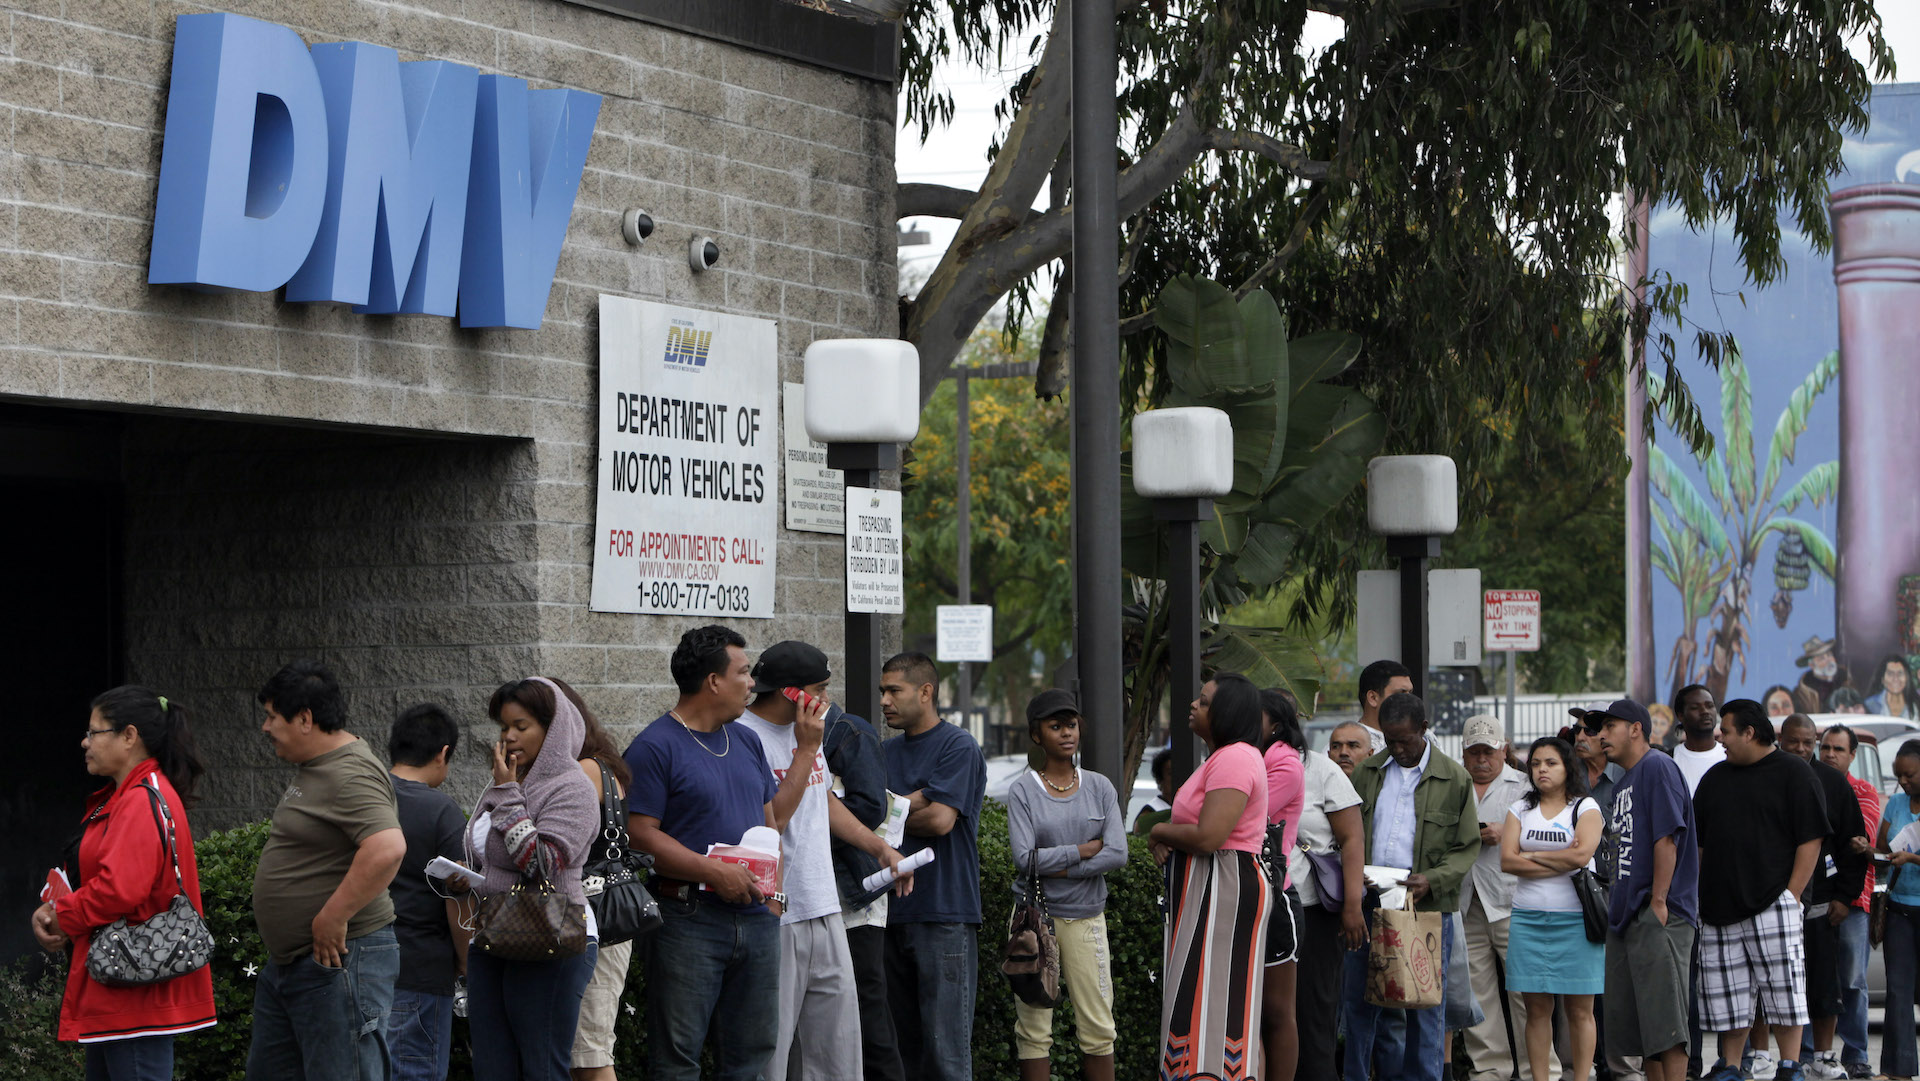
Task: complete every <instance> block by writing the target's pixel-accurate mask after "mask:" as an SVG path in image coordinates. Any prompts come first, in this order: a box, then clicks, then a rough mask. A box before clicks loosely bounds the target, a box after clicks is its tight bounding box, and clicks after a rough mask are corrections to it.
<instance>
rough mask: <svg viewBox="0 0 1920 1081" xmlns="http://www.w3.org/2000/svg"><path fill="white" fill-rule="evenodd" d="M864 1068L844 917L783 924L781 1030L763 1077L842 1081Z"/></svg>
mask: <svg viewBox="0 0 1920 1081" xmlns="http://www.w3.org/2000/svg"><path fill="white" fill-rule="evenodd" d="M789 1056H791V1058H789ZM862 1072H863V1071H862V1069H861V1064H860V998H859V995H858V994H857V992H856V989H855V986H854V982H853V954H852V953H850V952H848V950H847V925H846V923H845V921H844V920H842V919H841V916H840V913H838V912H833V913H829V914H828V915H825V916H820V917H817V918H815V919H811V920H802V921H800V922H799V923H788V924H782V925H781V927H780V1031H779V1035H778V1037H777V1039H776V1042H775V1043H774V1048H773V1058H772V1059H771V1060H770V1061H769V1062H768V1063H767V1081H788V1079H789V1078H793V1079H795V1081H842V1079H845V1078H858V1077H860V1076H861V1074H862Z"/></svg>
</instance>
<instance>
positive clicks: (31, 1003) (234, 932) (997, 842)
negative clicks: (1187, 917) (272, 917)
mask: <svg viewBox="0 0 1920 1081" xmlns="http://www.w3.org/2000/svg"><path fill="white" fill-rule="evenodd" d="M266 839H267V823H265V822H256V823H254V824H252V825H250V826H243V827H240V828H239V829H233V830H227V831H225V832H221V833H212V834H208V835H207V836H205V837H202V838H199V839H198V840H197V842H196V845H195V854H196V855H197V856H198V858H199V862H200V889H201V894H202V899H203V901H204V903H205V905H206V910H207V924H208V926H209V928H210V929H211V930H212V931H213V935H214V940H215V942H216V943H218V949H217V950H216V952H215V954H214V959H213V994H214V1002H215V1005H216V1006H217V1008H218V1010H219V1015H220V1023H219V1024H218V1025H215V1026H214V1027H213V1028H210V1029H205V1030H202V1031H200V1032H195V1033H189V1034H188V1035H185V1036H182V1037H180V1039H179V1040H178V1041H177V1042H176V1044H175V1051H174V1073H175V1076H178V1077H189V1078H193V1079H195V1081H243V1079H244V1076H245V1073H246V1061H247V1046H248V1044H249V1042H250V1041H251V1039H252V1035H253V1024H252V1021H253V988H254V979H255V974H256V973H257V972H258V971H259V969H260V967H261V966H263V965H265V964H266V962H267V955H266V947H265V946H264V945H262V943H261V941H260V935H259V932H258V931H257V930H256V929H255V927H254V922H253V871H254V867H255V866H256V865H257V864H258V863H259V860H260V851H261V849H262V848H263V847H264V846H265V845H266ZM1128 844H1129V846H1130V848H1129V853H1130V858H1129V859H1128V861H1127V864H1126V866H1124V867H1122V868H1120V869H1119V870H1117V871H1114V872H1112V873H1111V874H1109V875H1108V876H1107V889H1108V902H1107V936H1108V946H1109V949H1110V951H1111V957H1112V964H1113V985H1114V1027H1115V1029H1116V1030H1117V1031H1118V1033H1119V1039H1118V1042H1117V1043H1116V1045H1115V1048H1114V1067H1115V1075H1116V1077H1118V1078H1121V1079H1127V1081H1131V1079H1139V1081H1149V1079H1151V1078H1154V1077H1156V1076H1157V1070H1156V1066H1157V1061H1158V1055H1159V1038H1160V982H1159V981H1160V965H1161V933H1162V931H1161V926H1162V918H1161V914H1160V897H1161V893H1162V879H1161V873H1160V869H1159V868H1157V867H1155V866H1154V864H1153V860H1152V858H1151V857H1150V856H1149V855H1148V853H1147V848H1146V843H1145V842H1144V841H1142V840H1140V839H1138V838H1132V837H1129V839H1128ZM1012 888H1013V859H1012V857H1011V855H1010V854H1009V852H1008V849H1007V812H1006V808H1004V807H1002V806H1001V805H1000V804H998V803H995V802H993V801H991V800H989V801H988V802H987V804H986V807H985V809H984V811H983V812H982V814H981V818H980V893H981V901H982V920H983V922H982V924H981V928H980V972H979V997H978V999H977V1002H976V1005H975V1009H974V1017H973V1068H974V1076H976V1077H980V1078H1004V1077H1014V1076H1017V1075H1018V1067H1017V1066H1016V1063H1015V1053H1014V1045H1013V994H1012V992H1011V991H1009V990H1008V989H1007V981H1006V977H1004V976H1002V975H1001V974H1000V951H1001V948H1002V946H1003V945H1004V944H1005V941H1006V935H1005V928H1006V926H1007V921H1008V918H1009V917H1010V915H1011V910H1012V907H1013V892H1012ZM643 949H644V944H642V945H639V946H636V947H635V950H634V960H633V965H632V968H631V969H630V970H629V974H628V978H627V986H626V990H625V992H624V993H623V994H622V995H621V1008H620V1011H619V1015H618V1021H617V1023H616V1026H615V1031H616V1032H617V1034H618V1040H619V1042H618V1043H617V1044H616V1046H615V1048H614V1060H615V1061H614V1064H615V1068H616V1070H617V1072H618V1073H619V1074H620V1076H622V1077H628V1078H641V1077H645V1076H646V1069H645V1054H646V1042H647V1034H646V1031H645V1022H646V993H645V979H646V965H645V960H644V957H643V955H642V950H643ZM250 970H251V971H250ZM64 978H65V973H64V968H63V967H62V966H53V967H52V968H51V969H49V966H46V965H45V964H44V962H39V961H37V960H35V959H28V960H27V961H26V962H22V963H19V964H16V965H14V966H12V967H11V968H9V969H6V970H4V971H0V996H4V999H5V1000H6V1001H7V1002H9V1003H10V1004H12V1006H13V1008H12V1009H10V1010H8V1011H5V1016H4V1017H0V1046H6V1047H7V1048H8V1049H9V1054H8V1055H7V1056H4V1057H0V1081H15V1079H18V1081H77V1079H78V1078H79V1077H80V1076H81V1073H82V1070H81V1053H80V1049H79V1048H78V1046H77V1045H74V1044H62V1043H59V1042H58V1041H57V1040H55V1038H54V1031H55V1025H56V1022H57V1020H58V1017H59V1010H60V992H61V988H62V987H63V986H64ZM466 1026H467V1022H466V1020H465V1019H464V1018H455V1019H454V1034H453V1038H454V1050H453V1062H452V1064H451V1068H450V1070H449V1073H448V1076H449V1077H450V1078H454V1079H468V1078H471V1077H472V1076H473V1069H472V1056H471V1053H470V1052H469V1051H468V1042H467V1031H466ZM710 1059H711V1056H710V1055H709V1065H710V1064H711V1062H710ZM1053 1076H1054V1077H1055V1078H1057V1079H1059V1081H1070V1079H1073V1078H1078V1077H1079V1076H1080V1049H1079V1043H1078V1040H1077V1039H1076V1037H1075V1035H1074V1029H1073V1004H1072V1002H1071V1001H1068V1002H1066V1003H1064V1004H1062V1006H1061V1008H1060V1009H1058V1010H1056V1011H1054V1039H1053Z"/></svg>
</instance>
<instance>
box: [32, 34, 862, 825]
mask: <svg viewBox="0 0 1920 1081" xmlns="http://www.w3.org/2000/svg"><path fill="white" fill-rule="evenodd" d="M200 11H226V12H232V13H236V14H243V15H251V16H254V17H257V18H261V19H265V20H268V21H272V22H277V23H281V24H283V25H288V26H291V27H293V28H294V29H295V30H297V31H298V32H299V33H300V34H301V36H302V37H303V39H304V40H306V41H307V42H308V43H309V44H314V43H318V42H324V41H338V40H358V41H367V42H372V43H375V44H381V45H388V46H391V47H394V48H396V49H398V50H399V52H400V54H401V59H403V60H420V59H444V60H452V61H456V62H459V63H464V64H469V65H473V66H475V67H477V68H479V69H480V70H481V71H482V72H483V73H504V74H509V75H515V76H520V77H523V78H526V79H527V80H529V82H530V83H532V84H533V85H534V86H535V87H536V88H538V87H550V86H567V87H572V88H577V89H583V90H590V91H593V92H595V93H598V94H601V95H603V97H604V101H603V103H602V106H601V113H600V117H599V121H598V124H597V128H596V131H595V135H594V139H593V143H592V147H591V150H590V152H589V154H588V158H587V167H586V171H585V173H584V176H583V179H582V182H581V187H580V193H579V197H578V199H577V201H576V203H575V207H574V212H573V218H572V223H571V227H570V230H569V232H568V235H567V241H566V245H565V248H564V249H563V251H562V254H561V257H560V262H559V270H558V273H557V275H556V278H555V282H554V286H553V291H552V293H551V295H550V297H549V300H548V305H547V313H546V319H545V322H544V324H543V325H542V327H541V328H540V329H538V330H505V329H496V330H486V331H468V330H462V329H460V328H459V327H458V325H457V324H456V323H455V322H454V321H453V320H448V319H443V318H433V317H404V318H396V317H369V316H361V315H356V314H354V313H353V312H352V311H351V310H350V309H348V308H347V307H345V306H338V305H325V304H316V305H302V304H288V303H284V302H283V301H282V300H281V299H280V297H279V296H278V295H277V294H247V293H241V294H228V295H209V294H203V293H198V292H194V291H190V290H186V289H179V288H173V287H149V286H148V285H147V284H146V267H147V259H148V254H149V252H148V246H149V244H150V240H151V225H152V213H153V205H154V193H155V185H156V177H157V174H158V169H159V163H160V150H161V134H162V124H163V120H164V117H165V108H166V95H167V82H168V72H169V68H170V62H171V55H172V40H173V28H174V19H175V17H176V16H178V15H180V14H186V13H193V12H200ZM0 19H3V20H4V26H3V27H0V31H4V32H0V399H8V400H15V401H22V402H29V403H33V402H38V403H48V404H57V405H60V406H62V407H67V408H72V407H80V408H88V409H96V410H107V411H115V412H129V413H134V414H138V415H139V417H140V419H137V420H134V421H132V422H130V424H129V426H128V429H127V435H126V448H127V453H126V458H127V467H126V486H125V490H126V499H127V522H128V525H127V538H126V545H125V550H126V576H127V582H128V599H127V610H126V624H127V628H126V636H125V639H126V642H127V668H128V671H129V674H130V675H131V676H132V677H134V678H137V679H142V680H147V681H151V682H153V683H155V684H156V685H159V686H162V687H164V688H168V689H169V693H177V694H178V695H179V696H180V697H181V698H182V699H183V700H187V701H191V702H194V703H195V704H196V705H197V706H199V708H200V710H201V712H202V716H203V719H204V721H205V724H206V726H207V728H208V730H209V732H210V733H211V738H209V739H208V740H207V742H208V743H209V744H211V745H213V746H215V747H217V751H216V753H217V754H218V755H219V756H220V758H221V760H222V765H223V767H224V769H223V771H217V772H225V773H227V774H229V776H226V777H223V778H222V779H220V780H219V781H218V782H217V784H216V787H215V789H214V791H213V793H212V798H211V799H210V800H209V802H208V804H207V810H208V813H209V814H210V815H212V816H213V818H214V819H215V820H216V824H220V823H223V822H224V821H226V820H230V819H233V818H236V817H244V816H245V815H246V814H248V813H249V812H251V811H258V810H261V809H264V808H265V807H267V806H270V805H271V803H272V802H273V800H274V799H275V798H277V795H278V791H279V787H278V786H279V785H280V784H282V783H284V776H285V775H284V771H283V770H282V769H279V768H278V767H276V766H275V763H274V762H273V760H272V758H271V756H270V753H269V752H268V750H267V748H266V746H265V744H264V743H263V742H262V741H261V740H260V739H258V738H255V736H254V731H253V730H254V728H255V727H256V726H257V723H258V713H257V709H256V707H254V705H253V703H252V692H253V691H254V690H255V689H257V687H258V686H259V684H260V682H261V681H262V680H264V678H265V676H266V675H267V674H268V673H270V672H271V671H272V669H273V667H274V666H276V665H277V664H279V663H283V662H284V661H285V660H287V659H289V658H290V657H293V656H299V655H304V654H309V653H318V654H320V655H322V656H323V658H324V659H326V660H328V661H329V662H331V663H333V664H335V665H336V667H337V668H338V669H339V671H340V674H341V676H342V679H343V681H344V682H346V683H347V684H348V686H349V690H350V692H351V695H352V701H353V711H354V715H355V718H356V728H357V730H360V731H362V733H363V734H367V735H370V736H374V737H376V738H375V742H376V743H383V742H384V726H385V722H386V720H387V719H388V718H390V717H391V714H392V711H393V709H394V708H395V707H397V706H398V705H401V704H405V703H408V702H411V701H416V700H419V699H420V698H423V697H432V696H441V695H444V696H446V697H448V698H450V699H451V701H450V702H449V703H448V704H450V705H453V706H455V707H456V708H458V709H461V710H463V711H465V712H466V713H467V714H468V715H470V716H473V717H474V718H476V719H479V718H481V711H480V707H481V706H483V705H484V701H485V694H486V692H488V691H490V690H491V689H492V687H493V686H495V685H497V684H498V683H499V682H500V681H502V680H504V679H506V678H509V677H512V676H520V675H528V674H532V673H534V672H541V673H547V674H552V675H557V676H560V677H562V678H564V679H567V680H568V681H569V682H572V683H574V684H575V685H576V686H578V687H580V688H581V689H582V691H583V693H585V694H586V695H587V697H588V699H589V701H590V703H591V704H592V705H593V706H594V707H595V709H596V710H597V711H598V712H599V713H600V715H601V716H602V718H603V719H605V720H606V721H607V722H608V723H609V725H610V727H613V728H614V729H615V730H616V737H617V738H618V739H619V741H620V742H622V743H623V744H624V741H625V738H626V737H627V736H628V735H630V734H631V733H632V732H633V731H635V730H636V729H637V726H638V725H639V724H640V723H641V722H642V721H644V720H645V719H648V718H651V717H653V716H656V715H657V714H659V713H660V712H661V711H662V710H663V709H664V708H665V707H666V706H667V705H670V704H671V701H672V690H671V686H670V680H669V678H668V674H667V657H668V655H669V654H670V652H671V650H672V647H673V644H674V642H675V641H676V640H677V639H678V637H679V635H680V633H681V632H682V631H683V630H685V629H686V628H687V627H689V626H692V625H694V624H695V623H696V622H704V620H694V619H689V618H668V617H641V616H621V615H608V614H601V613H593V612H589V611H588V610H587V600H588V589H589V582H590V577H591V565H592V545H591V539H590V538H591V535H592V534H593V531H594V530H593V516H594V488H593V486H594V479H595V453H596V448H595V422H594V418H595V411H594V410H595V403H596V398H597V388H596V368H597V353H598V330H597V327H596V325H595V323H596V310H597V297H598V295H599V294H601V293H603V292H604V293H615V294H620V295H626V296H635V297H641V298H645V299H653V300H660V301H665V302H670V303H677V304H685V305H688V306H692V307H698V308H704V309H709V310H715V311H723V312H730V313H735V314H742V315H751V316H757V317H763V318H768V319H772V320H774V321H776V323H777V324H778V328H779V335H778V341H779V358H780V372H781V378H782V379H784V380H795V381H797V380H798V379H799V378H800V363H799V358H800V355H801V353H802V352H803V351H804V350H805V348H806V346H807V345H808V344H809V343H811V342H812V341H814V340H815V339H817V338H821V337H846V336H890V335H892V334H893V333H895V331H896V317H895V309H894V304H893V299H892V298H893V296H894V292H895V286H896V282H895V270H894V254H895V246H894V223H893V204H892V191H893V181H894V177H893V162H892V155H893V124H894V88H893V87H892V86H890V85H888V84H884V83H879V82H874V81H871V80H865V79H859V78H855V77H852V76H847V75H842V74H837V73H834V72H831V71H827V70H824V69H821V68H815V67H812V66H809V65H807V64H804V63H800V62H796V61H792V60H786V59H781V58H777V57H773V56H768V55H764V54H761V53H757V52H753V51H751V50H748V49H744V48H739V47H735V46H731V45H726V44H721V43H717V42H714V41H709V40H705V39H702V38H698V37H694V36H692V35H689V34H685V33H681V32H677V31H672V30H667V29H663V28H660V27H657V26H652V25H649V24H646V23H642V22H638V21H635V20H632V19H627V18H623V17H620V16H616V15H612V14H608V13H604V12H600V11H597V10H593V9H590V8H586V7H582V6H577V5H574V4H570V3H564V2H561V0H408V2H404V3H397V2H386V0H314V2H312V3H308V4H300V5H293V4H284V3H268V2H265V0H233V2H231V3H227V4H223V5H219V6H207V5H202V4H196V3H186V2H181V0H88V2H85V3H82V2H80V0H9V2H7V3H5V4H4V5H0ZM631 207H640V208H644V209H645V210H647V211H648V212H649V213H650V214H651V215H652V216H653V218H654V219H655V221H656V223H657V228H656V231H655V233H654V235H653V237H652V238H651V239H649V240H648V241H647V242H646V243H645V244H644V245H643V246H641V247H639V248H634V247H629V246H628V245H627V244H626V242H625V241H624V239H623V238H622V236H621V231H620V217H621V213H622V211H624V210H626V209H628V208H631ZM696 234H705V235H709V236H711V237H713V238H714V240H715V241H716V242H717V243H718V244H719V246H720V249H721V258H720V263H719V266H718V267H717V268H715V269H714V270H712V271H709V272H707V273H705V274H701V275H695V274H693V273H692V272H691V271H690V270H689V269H688V266H687V261H686V247H687V241H688V239H689V238H690V237H691V236H693V235H696ZM426 436H431V437H434V438H423V437H426ZM773 487H774V490H775V491H781V490H782V488H781V487H780V485H778V484H775V485H773ZM783 520H784V519H783ZM777 560H778V576H779V592H778V595H777V597H776V613H777V614H776V618H775V619H773V620H770V621H768V620H750V621H748V620H743V621H740V623H739V624H738V626H739V628H740V630H741V631H742V632H743V633H745V634H746V635H747V637H748V638H749V640H750V641H751V642H753V643H754V644H755V645H756V646H758V645H763V644H766V643H769V642H772V641H774V640H777V639H780V638H787V637H797V638H805V639H808V640H811V641H814V642H817V643H819V644H820V645H822V646H823V647H825V648H827V649H828V651H829V653H830V654H833V655H835V658H836V662H837V659H838V653H839V642H840V633H839V627H840V610H841V591H842V583H841V566H842V564H841V542H840V538H838V537H836V536H828V535H821V534H811V533H789V532H785V531H783V532H782V533H781V542H780V546H779V551H778V554H777ZM363 726H364V727H363ZM482 735H483V738H484V733H482ZM468 767H470V768H468V769H467V771H466V772H463V774H462V776H463V778H464V779H465V780H464V781H463V782H462V783H463V784H466V783H473V784H477V783H478V781H479V779H480V777H481V775H482V774H481V772H480V770H479V769H478V760H477V759H475V760H472V761H470V762H469V763H468ZM456 794H457V795H461V796H462V798H464V797H465V795H466V794H467V793H456Z"/></svg>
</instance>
